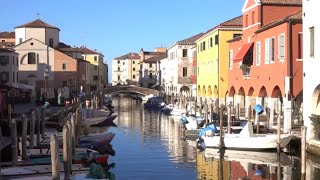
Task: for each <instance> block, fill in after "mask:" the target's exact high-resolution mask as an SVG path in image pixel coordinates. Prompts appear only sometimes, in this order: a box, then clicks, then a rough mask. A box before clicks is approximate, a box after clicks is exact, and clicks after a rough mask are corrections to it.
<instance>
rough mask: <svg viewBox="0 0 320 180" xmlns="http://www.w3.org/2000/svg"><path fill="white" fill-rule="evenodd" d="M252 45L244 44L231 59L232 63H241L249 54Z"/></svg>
mask: <svg viewBox="0 0 320 180" xmlns="http://www.w3.org/2000/svg"><path fill="white" fill-rule="evenodd" d="M252 44H253V43H248V44H244V45H243V46H242V47H241V49H240V51H239V52H238V54H237V55H236V57H235V58H234V59H233V63H238V62H241V61H243V58H244V57H245V56H246V54H247V53H248V52H249V49H250V48H251V46H252Z"/></svg>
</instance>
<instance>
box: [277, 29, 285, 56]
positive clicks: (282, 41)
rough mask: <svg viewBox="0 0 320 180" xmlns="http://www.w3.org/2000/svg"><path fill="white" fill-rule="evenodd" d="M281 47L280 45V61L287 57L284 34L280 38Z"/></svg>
mask: <svg viewBox="0 0 320 180" xmlns="http://www.w3.org/2000/svg"><path fill="white" fill-rule="evenodd" d="M278 43H279V45H278V48H279V50H278V59H279V60H285V59H284V57H285V47H284V44H285V41H284V34H281V35H280V36H279V42H278Z"/></svg>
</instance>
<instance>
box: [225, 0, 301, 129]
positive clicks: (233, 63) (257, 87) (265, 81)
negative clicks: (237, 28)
mask: <svg viewBox="0 0 320 180" xmlns="http://www.w3.org/2000/svg"><path fill="white" fill-rule="evenodd" d="M301 10H302V2H301V0H286V1H284V0H246V2H245V4H244V6H243V8H242V17H243V35H242V37H237V38H234V39H231V40H229V41H228V42H229V50H230V51H229V85H228V89H229V98H228V101H229V102H231V103H233V104H239V106H240V108H242V109H246V116H247V115H248V107H249V105H251V107H254V106H255V105H256V104H260V105H261V106H262V107H263V108H264V110H265V111H264V115H265V117H266V118H267V119H269V118H270V121H269V125H271V126H272V125H273V119H274V118H275V117H276V115H275V114H278V113H279V112H280V111H281V109H283V110H284V112H283V115H284V127H283V128H284V131H285V132H288V131H290V129H291V121H292V118H294V117H292V115H293V114H292V110H293V109H294V110H295V112H297V111H298V110H299V109H300V106H301V103H302V98H301V97H302V96H301V94H302V60H301V57H302V35H301V32H302V13H301ZM266 110H270V111H269V112H270V115H269V114H268V116H266Z"/></svg>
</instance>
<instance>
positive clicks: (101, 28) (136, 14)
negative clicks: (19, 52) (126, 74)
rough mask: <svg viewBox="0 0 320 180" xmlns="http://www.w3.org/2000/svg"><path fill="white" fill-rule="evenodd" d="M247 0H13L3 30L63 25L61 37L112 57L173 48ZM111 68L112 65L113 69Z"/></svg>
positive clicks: (4, 16)
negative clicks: (39, 22)
mask: <svg viewBox="0 0 320 180" xmlns="http://www.w3.org/2000/svg"><path fill="white" fill-rule="evenodd" d="M243 4H244V0H193V1H191V0H162V1H152V0H90V1H89V0H46V1H44V0H29V1H20V0H10V1H6V3H2V4H1V11H2V12H1V18H0V31H14V27H16V26H18V25H22V24H24V23H27V22H30V21H33V20H35V19H36V18H37V13H38V12H39V14H40V19H42V20H43V21H45V22H47V23H49V24H52V25H54V26H57V27H59V28H60V30H61V31H60V41H62V42H64V43H66V44H69V45H72V46H73V45H76V46H81V45H86V46H87V47H89V48H91V49H97V50H98V51H99V52H102V53H103V54H104V56H105V61H106V62H108V64H109V67H111V60H112V59H113V58H115V57H118V56H121V55H123V54H126V53H128V52H132V51H133V52H139V51H140V49H141V48H143V49H145V50H150V51H151V50H153V49H154V48H155V47H160V46H163V47H169V46H171V45H172V44H174V43H175V42H176V41H178V40H182V39H185V38H188V37H190V36H192V35H195V34H198V33H200V32H205V31H207V30H208V29H210V28H212V27H214V26H215V25H217V24H219V23H221V22H223V21H225V20H228V19H231V18H233V17H236V16H238V15H241V9H242V6H243ZM109 71H111V68H109Z"/></svg>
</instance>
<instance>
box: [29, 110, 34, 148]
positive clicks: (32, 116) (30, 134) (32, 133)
mask: <svg viewBox="0 0 320 180" xmlns="http://www.w3.org/2000/svg"><path fill="white" fill-rule="evenodd" d="M35 119H36V117H35V114H34V111H32V113H31V122H30V133H29V138H30V145H29V146H30V148H31V149H33V147H34V128H35Z"/></svg>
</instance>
